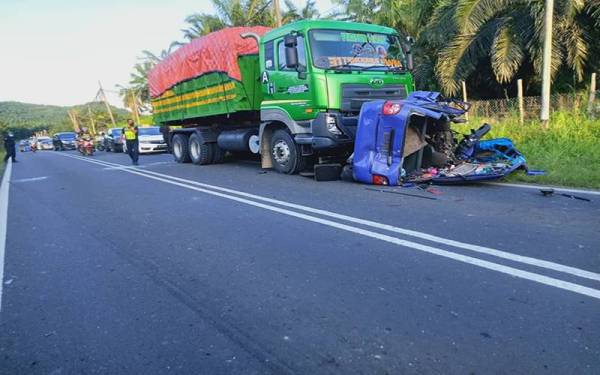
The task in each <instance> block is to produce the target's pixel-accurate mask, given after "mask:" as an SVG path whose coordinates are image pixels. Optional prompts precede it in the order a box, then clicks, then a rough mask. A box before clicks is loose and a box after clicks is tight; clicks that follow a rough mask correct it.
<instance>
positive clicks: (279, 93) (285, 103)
mask: <svg viewBox="0 0 600 375" xmlns="http://www.w3.org/2000/svg"><path fill="white" fill-rule="evenodd" d="M297 41H298V44H297V49H298V63H299V66H300V68H299V69H300V70H301V71H304V72H305V73H304V76H305V77H306V76H307V75H306V71H307V69H308V67H307V62H306V47H305V41H304V37H302V36H301V35H299V36H298V38H297ZM268 47H269V46H266V51H265V55H268V52H269V51H268V50H267V48H268ZM273 47H274V48H273V49H274V51H273V52H274V53H273V55H275V56H273V57H274V59H273V60H274V61H273V62H272V63H269V62H268V61H269V59H268V57H266V60H265V63H266V64H265V65H266V66H265V69H266V70H265V72H264V73H263V79H262V83H263V89H264V92H265V93H266V95H265V99H266V100H267V101H268V103H269V104H272V105H276V106H278V107H281V108H284V109H285V110H286V111H287V112H288V114H289V115H290V117H291V118H293V119H294V120H304V119H309V118H312V117H314V116H311V112H312V111H310V108H311V105H310V98H311V95H310V92H309V91H310V87H309V81H308V79H307V78H301V77H299V76H300V75H302V74H299V73H298V70H296V69H290V68H287V67H286V59H285V45H284V42H283V38H279V39H276V40H275V41H274V45H273ZM271 64H272V66H271ZM269 69H270V70H269ZM307 109H308V110H309V111H308V112H307Z"/></svg>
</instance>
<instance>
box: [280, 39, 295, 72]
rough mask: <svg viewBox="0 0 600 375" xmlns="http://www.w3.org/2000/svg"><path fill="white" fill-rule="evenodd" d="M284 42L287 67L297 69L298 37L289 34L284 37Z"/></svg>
mask: <svg viewBox="0 0 600 375" xmlns="http://www.w3.org/2000/svg"><path fill="white" fill-rule="evenodd" d="M283 44H284V45H285V67H286V68H288V69H296V68H297V67H298V48H297V46H298V38H296V36H295V35H292V34H288V35H286V36H285V37H284V38H283Z"/></svg>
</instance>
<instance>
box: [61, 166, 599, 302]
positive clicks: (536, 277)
mask: <svg viewBox="0 0 600 375" xmlns="http://www.w3.org/2000/svg"><path fill="white" fill-rule="evenodd" d="M65 156H67V155H65ZM69 157H71V156H69ZM75 158H77V159H79V160H82V161H86V162H88V163H95V164H98V165H106V164H104V163H105V162H102V161H96V160H90V159H85V158H79V157H75ZM123 172H127V173H131V174H135V175H138V176H141V177H145V178H149V179H152V180H155V181H161V182H164V183H167V184H171V185H175V186H179V187H182V188H185V189H189V190H194V191H198V192H202V193H205V194H209V195H213V196H217V197H221V198H224V199H229V200H232V201H236V202H240V203H244V204H247V205H250V206H254V207H258V208H262V209H265V210H268V211H272V212H277V213H280V214H283V215H287V216H292V217H296V218H299V219H303V220H306V221H310V222H314V223H318V224H322V225H326V226H329V227H332V228H337V229H341V230H344V231H348V232H352V233H355V234H360V235H363V236H366V237H370V238H374V239H378V240H381V241H385V242H388V243H392V244H395V245H399V246H403V247H407V248H411V249H415V250H419V251H422V252H426V253H430V254H435V255H439V256H442V257H445V258H449V259H454V260H457V261H460V262H464V263H468V264H472V265H475V266H478V267H482V268H486V269H489V270H493V271H497V272H501V273H504V274H508V275H511V276H515V277H519V278H522V279H526V280H530V281H535V282H537V283H540V284H544V285H548V286H552V287H555V288H559V289H563V290H567V291H570V292H573V293H578V294H581V295H585V296H588V297H592V298H596V299H600V290H597V289H593V288H589V287H586V286H583V285H579V284H575V283H571V282H567V281H564V280H559V279H555V278H552V277H548V276H544V275H540V274H537V273H533V272H529V271H524V270H521V269H517V268H514V267H509V266H505V265H502V264H498V263H493V262H490V261H486V260H482V259H479V258H474V257H470V256H466V255H462V254H457V253H453V252H451V251H447V250H443V249H438V248H435V247H432V246H427V245H423V244H420V243H416V242H411V241H407V240H403V239H400V238H396V237H392V236H388V235H385V234H381V233H377V232H372V231H370V230H366V229H362V228H358V227H353V226H350V225H347V224H342V223H338V222H335V221H331V220H327V219H322V218H319V217H315V216H310V215H306V214H303V213H299V212H296V211H290V210H287V209H284V208H280V207H276V206H270V205H267V204H263V203H259V202H255V201H251V200H248V199H245V198H241V197H237V196H233V195H228V194H224V193H220V192H217V191H213V190H207V189H204V188H200V187H196V186H192V185H190V184H184V183H181V182H177V181H173V180H169V179H166V178H162V177H157V176H152V175H150V174H148V173H146V172H147V171H136V170H133V169H123Z"/></svg>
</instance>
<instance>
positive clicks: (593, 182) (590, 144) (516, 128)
mask: <svg viewBox="0 0 600 375" xmlns="http://www.w3.org/2000/svg"><path fill="white" fill-rule="evenodd" d="M483 122H489V123H490V124H491V125H492V131H491V132H490V134H489V135H488V137H486V138H497V137H507V138H511V139H512V140H513V141H514V143H515V145H516V147H517V148H518V149H519V150H520V151H521V152H522V153H523V155H525V158H526V159H527V165H528V166H529V168H531V169H543V170H545V171H546V173H547V175H546V176H527V175H525V174H524V173H522V172H515V173H514V174H513V175H512V176H511V177H510V178H508V179H507V181H510V182H530V183H538V184H548V185H563V186H571V187H584V188H594V189H600V120H598V119H597V120H592V119H590V118H588V117H587V116H586V115H585V114H583V113H580V112H578V111H574V112H555V113H554V114H553V115H552V118H551V126H550V127H549V128H548V129H542V128H541V127H540V125H539V122H538V121H526V122H525V123H524V124H523V125H521V124H520V123H519V118H518V117H511V118H508V119H504V120H501V121H494V120H490V119H470V121H469V124H468V125H462V126H459V127H457V128H458V129H459V130H460V131H461V132H464V133H467V132H468V129H469V128H474V127H477V126H479V124H482V123H483Z"/></svg>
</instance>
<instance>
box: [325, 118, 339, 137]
mask: <svg viewBox="0 0 600 375" xmlns="http://www.w3.org/2000/svg"><path fill="white" fill-rule="evenodd" d="M325 125H326V126H327V131H328V132H330V133H331V134H335V135H342V131H341V130H340V128H338V126H337V117H335V116H327V117H326V118H325Z"/></svg>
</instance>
